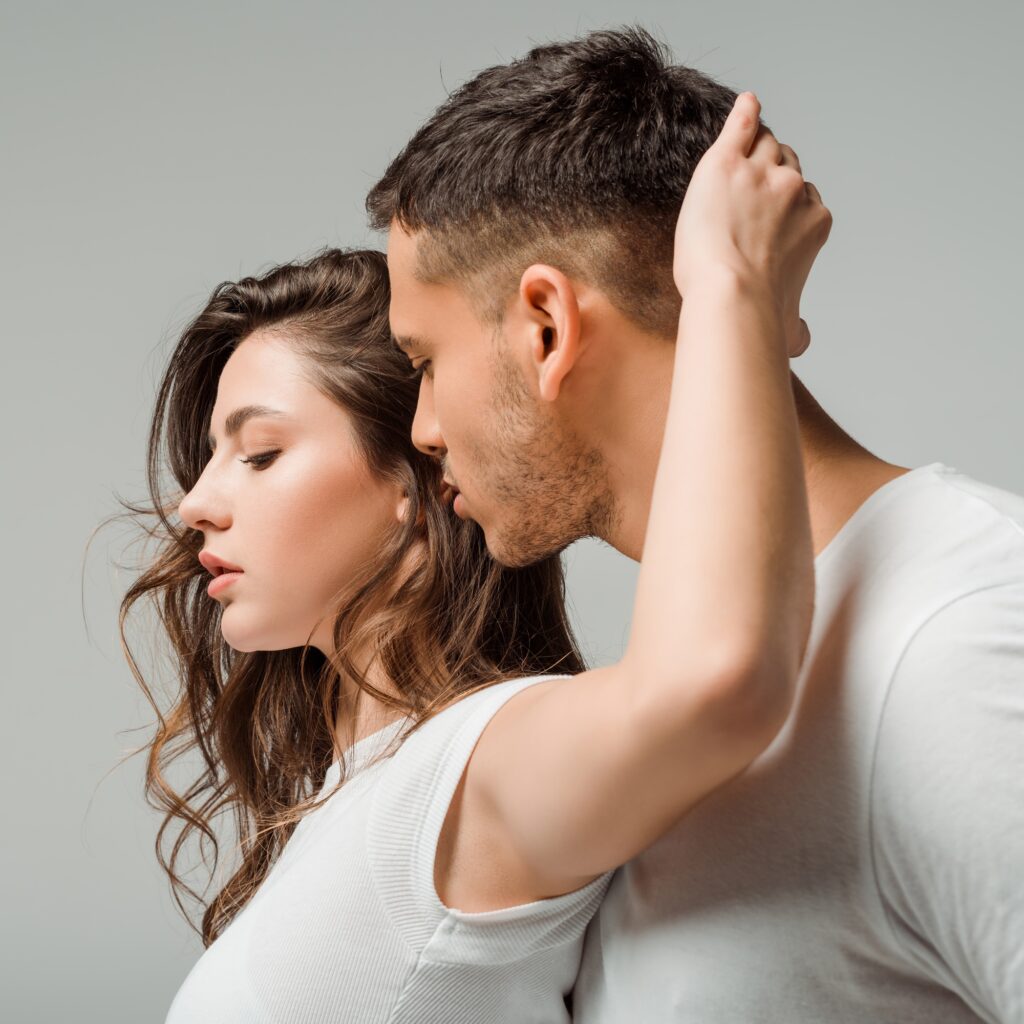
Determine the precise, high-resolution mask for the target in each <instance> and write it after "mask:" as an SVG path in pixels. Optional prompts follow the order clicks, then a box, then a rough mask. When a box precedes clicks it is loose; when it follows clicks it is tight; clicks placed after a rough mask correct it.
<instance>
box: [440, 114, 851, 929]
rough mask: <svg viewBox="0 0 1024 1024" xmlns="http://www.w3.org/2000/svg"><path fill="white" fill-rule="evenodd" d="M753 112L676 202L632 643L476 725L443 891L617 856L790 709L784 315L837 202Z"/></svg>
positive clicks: (788, 400) (793, 656)
mask: <svg viewBox="0 0 1024 1024" xmlns="http://www.w3.org/2000/svg"><path fill="white" fill-rule="evenodd" d="M758 112H759V107H758V105H757V101H756V99H755V98H754V97H753V96H752V95H751V94H744V95H743V96H741V97H740V98H739V100H738V101H737V104H736V107H735V108H734V110H733V112H732V113H731V114H730V117H729V119H728V121H727V122H726V125H725V127H724V129H723V131H722V134H721V136H720V137H719V139H718V141H717V142H716V143H715V145H714V146H713V147H712V148H711V150H709V151H708V154H706V156H705V157H704V159H703V160H702V161H701V165H700V166H699V167H698V169H697V172H696V173H695V174H694V178H693V181H692V183H691V185H690V189H689V191H688V193H687V197H686V200H685V202H684V204H683V209H682V211H681V214H680V223H679V230H678V232H677V241H676V257H675V274H676V281H677V284H678V285H679V287H680V291H681V293H682V294H683V295H684V302H683V307H682V312H681V315H680V320H679V334H678V340H677V347H676V354H675V364H674V373H673V380H672V391H671V402H670V407H669V411H668V417H667V422H666V427H665V438H664V442H663V447H662V451H661V455H660V460H659V464H658V470H657V476H656V481H655V487H654V493H653V498H652V506H651V512H650V518H649V522H648V528H647V534H646V538H645V542H644V552H643V559H642V564H641V570H640V576H639V580H638V585H637V594H636V603H635V611H634V617H633V627H632V633H631V636H630V639H629V643H628V647H627V650H626V653H625V655H624V656H623V658H622V660H621V661H620V662H619V663H618V664H616V665H613V666H611V667H608V668H603V669H598V670H595V671H592V672H586V673H583V674H581V675H579V676H575V677H573V678H570V679H559V680H553V681H551V682H547V683H541V684H537V685H535V686H533V687H530V688H529V689H527V690H525V691H524V692H523V693H521V694H518V695H516V696H515V697H514V698H512V699H511V700H509V702H508V703H507V704H506V705H505V706H504V707H503V708H502V709H501V710H500V711H499V712H498V713H497V714H496V715H495V717H494V719H493V720H492V721H491V723H490V724H489V725H488V727H487V728H486V729H485V731H484V733H483V735H482V737H481V739H480V742H479V743H478V745H477V748H476V750H475V751H474V753H473V756H472V758H471V760H470V764H469V766H468V768H467V771H466V773H465V775H464V777H463V780H462V783H461V785H460V790H459V793H458V794H457V798H456V800H455V801H453V804H452V809H451V811H450V813H449V818H448V821H447V822H446V825H445V830H444V832H443V833H442V837H441V843H440V844H439V848H438V859H437V864H436V869H437V882H438V886H439V889H440V890H441V892H442V896H443V898H445V900H446V901H447V902H449V904H450V905H453V906H458V907H460V908H461V909H465V910H483V909H492V908H494V907H497V906H502V905H510V904H512V903H516V902H522V901H524V900H528V899H531V898H540V897H542V896H550V895H555V894H557V893H560V892H566V891H569V890H571V889H574V888H577V887H578V886H579V885H581V884H583V883H584V882H586V881H588V880H589V879H591V878H593V877H595V876H597V875H598V874H600V873H602V872H604V871H606V870H608V869H610V868H613V867H615V866H617V865H619V864H621V863H623V862H624V861H626V860H628V859H629V858H630V857H632V856H634V855H635V854H636V853H638V852H640V851H641V850H642V849H644V848H645V847H646V846H648V845H649V844H650V843H652V842H653V841H654V840H655V839H657V838H658V837H659V836H660V835H662V834H663V833H664V832H665V831H667V830H668V828H670V827H671V825H672V824H673V823H674V822H675V821H676V820H678V818H679V817H680V816H681V815H683V814H685V813H686V812H687V811H688V810H689V809H690V808H692V807H693V806H694V805H695V804H696V803H697V802H698V801H699V800H701V799H702V798H703V797H705V796H706V795H707V794H708V793H710V792H711V791H712V790H714V789H715V788H717V787H718V786H719V785H721V784H722V783H723V782H725V781H727V780H728V779H730V778H732V777H734V776H735V775H736V774H738V773H739V772H740V771H742V770H743V768H745V767H746V766H747V765H748V764H749V763H750V761H752V760H753V759H754V758H755V757H756V756H757V754H758V753H760V752H761V751H762V750H763V749H764V748H765V747H766V746H767V745H768V743H769V742H770V741H771V739H772V738H773V736H774V735H775V733H776V732H777V731H778V729H779V728H780V726H781V724H782V722H783V721H784V719H785V717H786V714H787V712H788V710H789V707H790V703H791V700H792V692H793V684H794V681H795V678H796V675H797V671H798V668H799V662H800V658H801V655H802V652H803V647H804V644H805V642H806V637H807V633H808V629H809V625H810V617H811V610H812V604H813V555H812V550H811V540H810V524H809V517H808V510H807V497H806V493H805V487H804V477H803V467H802V461H801V454H800V447H799V441H798V432H797V419H796V412H795V408H794V404H793V395H792V389H791V385H790V375H789V351H788V349H787V333H788V334H789V335H790V336H792V333H793V332H792V330H791V326H792V325H791V322H789V321H790V320H791V318H790V317H789V311H790V310H791V309H795V305H794V300H798V299H799V295H800V291H801V289H802V287H803V283H804V281H805V280H806V277H807V273H808V272H809V270H810V266H811V264H812V263H813V260H814V257H815V256H816V254H817V252H818V250H819V249H820V248H821V246H822V245H823V244H824V241H825V239H826V237H827V235H828V230H829V226H830V223H831V218H830V216H829V214H828V211H827V210H826V209H825V208H824V206H822V204H821V202H820V197H819V196H818V195H817V192H816V190H814V189H813V186H808V187H807V189H805V187H804V181H803V178H802V175H801V174H800V171H799V169H798V168H799V165H798V164H796V160H795V155H792V151H791V150H788V147H782V149H780V147H779V145H778V143H777V142H776V141H775V140H774V138H773V137H772V136H771V135H770V133H767V132H766V130H764V129H760V130H759V126H758ZM780 161H781V162H780ZM794 165H795V166H794ZM787 318H788V319H787ZM794 347H796V346H794V344H793V343H792V342H790V343H789V349H792V348H794ZM471 853H473V854H475V855H473V856H471V855H470V854H471ZM481 855H482V856H481Z"/></svg>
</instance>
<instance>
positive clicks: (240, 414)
mask: <svg viewBox="0 0 1024 1024" xmlns="http://www.w3.org/2000/svg"><path fill="white" fill-rule="evenodd" d="M285 415H286V413H283V412H281V410H280V409H271V408H270V407H269V406H266V405H243V406H240V407H239V408H237V409H235V410H234V411H233V412H230V413H228V417H227V419H226V420H225V421H224V433H225V434H226V435H227V436H228V437H232V436H234V435H235V434H237V433H238V432H239V431H240V430H241V429H242V427H244V426H245V424H246V423H248V422H249V420H252V419H256V418H257V417H262V416H269V417H272V418H274V417H280V416H285ZM207 441H208V442H209V445H210V450H211V451H212V450H213V449H214V448H216V447H217V439H216V438H215V437H214V436H213V434H212V433H211V434H210V435H209V436H208V438H207Z"/></svg>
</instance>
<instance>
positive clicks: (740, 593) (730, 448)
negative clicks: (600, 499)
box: [626, 269, 813, 715]
mask: <svg viewBox="0 0 1024 1024" xmlns="http://www.w3.org/2000/svg"><path fill="white" fill-rule="evenodd" d="M812 605H813V554H812V548H811V539H810V523H809V516H808V509H807V497H806V492H805V485H804V475H803V465H802V458H801V452H800V446H799V438H798V429H797V418H796V411H795V407H794V403H793V394H792V388H791V384H790V371H789V358H788V355H787V351H786V339H785V334H784V329H783V323H782V317H781V310H780V307H779V304H778V302H777V299H776V297H775V296H774V295H773V294H772V293H771V291H770V290H769V289H768V288H767V287H764V286H761V285H760V284H759V283H758V282H756V281H754V280H752V279H746V280H744V279H741V278H740V277H739V276H737V275H736V274H734V273H732V272H731V271H726V270H724V269H723V270H722V271H717V270H716V271H715V272H714V273H713V274H710V275H709V276H707V277H706V278H705V279H702V280H701V282H700V284H699V287H696V288H693V289H691V291H690V293H689V295H688V296H687V298H686V300H685V301H684V303H683V307H682V312H681V315H680V320H679V334H678V339H677V342H676V353H675V364H674V371H673V380H672V394H671V402H670V407H669V412H668V416H667V422H666V428H665V435H664V441H663V447H662V450H661V455H660V459H659V464H658V470H657V475H656V478H655V486H654V492H653V498H652V506H651V512H650V518H649V522H648V528H647V534H646V537H645V541H644V552H643V561H642V566H641V569H640V575H639V580H638V585H637V594H636V602H635V607H634V616H633V625H632V631H631V635H630V640H629V645H628V649H627V655H626V660H627V661H628V662H629V664H630V670H631V672H632V673H635V677H636V679H637V683H638V685H640V686H643V687H647V688H648V690H649V691H650V693H651V696H652V697H653V699H654V701H655V702H656V704H657V703H658V702H660V701H661V700H662V699H663V698H664V697H666V696H667V697H668V701H669V703H671V701H672V699H673V695H674V694H676V693H681V692H683V691H685V692H686V693H687V694H688V695H689V696H697V697H698V698H699V697H700V695H701V692H702V691H704V690H707V691H709V693H710V696H712V697H714V698H717V697H719V696H722V697H724V698H725V701H726V704H725V706H726V707H728V702H729V701H735V703H736V705H737V707H738V708H742V707H748V708H749V709H751V710H752V711H753V712H754V714H755V715H759V714H761V713H762V711H766V712H767V713H769V714H770V713H771V712H772V711H773V709H775V708H776V707H778V708H779V709H782V711H783V713H784V709H785V707H787V706H788V701H789V699H790V691H791V687H792V683H793V680H794V678H795V674H796V671H797V668H798V664H799V660H800V656H801V653H802V650H803V645H804V643H805V639H806V635H807V631H808V628H809V624H810V614H811V608H812ZM748 700H749V703H747V702H748ZM683 703H685V702H683Z"/></svg>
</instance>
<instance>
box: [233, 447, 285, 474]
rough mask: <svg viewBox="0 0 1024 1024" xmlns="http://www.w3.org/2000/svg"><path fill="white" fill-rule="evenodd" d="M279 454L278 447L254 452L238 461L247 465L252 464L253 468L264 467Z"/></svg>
mask: <svg viewBox="0 0 1024 1024" xmlns="http://www.w3.org/2000/svg"><path fill="white" fill-rule="evenodd" d="M280 454H281V449H280V448H273V449H271V450H270V451H265V452H255V453H254V454H252V455H247V456H246V457H245V458H244V459H240V460H239V461H241V462H243V463H245V464H246V465H247V466H252V468H253V469H266V468H267V466H269V465H270V464H271V463H272V462H273V461H274V459H276V458H277V457H278V455H280Z"/></svg>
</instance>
